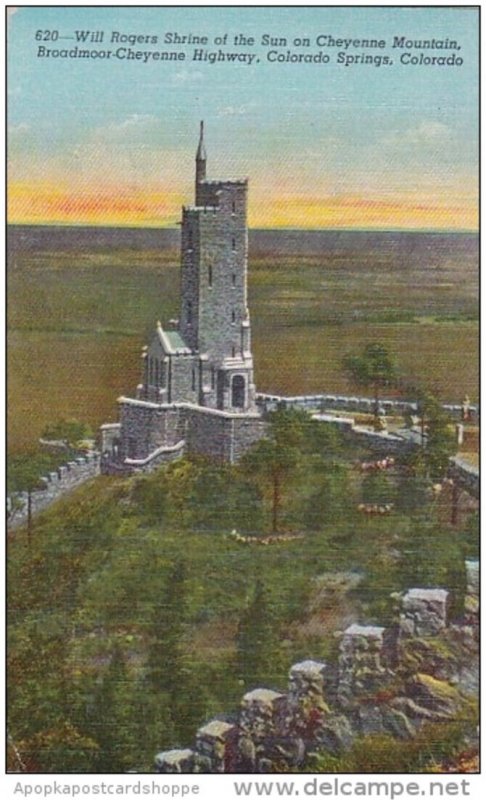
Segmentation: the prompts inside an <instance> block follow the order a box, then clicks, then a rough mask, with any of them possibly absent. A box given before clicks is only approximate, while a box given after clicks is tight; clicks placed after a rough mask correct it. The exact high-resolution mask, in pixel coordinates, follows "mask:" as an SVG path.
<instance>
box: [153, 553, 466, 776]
mask: <svg viewBox="0 0 486 800" xmlns="http://www.w3.org/2000/svg"><path fill="white" fill-rule="evenodd" d="M466 577H467V593H466V599H465V610H464V614H463V616H462V617H461V619H460V620H459V621H456V623H455V624H450V622H449V620H448V600H449V593H448V592H447V591H446V590H444V589H438V588H414V589H409V590H408V591H406V592H403V593H401V594H398V595H397V594H395V595H392V598H393V602H394V603H397V605H396V615H395V623H394V624H393V625H392V626H389V627H381V626H378V625H375V624H373V625H361V624H353V625H350V626H349V627H348V628H347V629H346V630H345V631H343V632H339V633H337V634H336V635H337V636H339V638H340V644H339V657H338V659H337V663H334V664H328V663H326V662H324V661H317V660H314V659H309V660H306V661H302V662H299V663H298V664H294V665H293V666H292V667H291V668H290V672H289V684H288V688H287V691H285V692H283V691H282V692H280V691H275V690H274V689H268V688H255V689H252V690H251V691H249V692H247V693H246V694H245V695H244V696H243V698H242V701H241V706H240V710H239V712H238V713H236V714H234V715H232V716H230V715H226V716H222V717H220V718H218V719H213V720H211V721H209V722H207V723H206V724H204V725H203V726H202V727H201V728H200V729H199V730H198V731H197V734H196V737H195V743H194V745H193V746H192V747H187V748H184V749H176V750H168V751H165V752H162V753H159V754H158V755H157V756H156V759H155V770H156V771H157V772H159V773H223V772H225V773H235V772H238V773H242V772H259V773H266V772H272V771H279V770H281V768H282V767H283V768H284V769H288V768H290V769H296V768H299V767H302V766H303V765H304V763H305V762H306V760H308V759H309V757H312V756H315V755H319V754H321V755H322V754H325V753H330V754H333V755H339V754H340V753H342V752H345V751H346V750H347V749H349V748H350V747H351V745H352V743H353V741H354V740H355V739H356V738H357V737H360V736H366V735H370V734H380V735H390V736H393V737H395V738H398V739H403V740H406V739H411V738H413V737H414V736H415V734H416V733H417V731H418V730H419V729H420V727H421V726H422V725H423V724H424V723H425V722H427V723H431V722H432V723H433V722H446V721H449V720H454V719H455V718H457V716H458V715H459V713H460V710H461V708H462V707H463V704H464V701H465V698H466V697H470V696H471V695H473V696H477V692H478V691H479V689H478V686H479V684H478V682H479V644H478V640H479V625H478V609H479V602H478V592H479V564H478V562H477V561H474V560H469V561H466ZM448 653H450V657H448V655H447V654H448ZM411 665H412V666H411Z"/></svg>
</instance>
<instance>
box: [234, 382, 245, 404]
mask: <svg viewBox="0 0 486 800" xmlns="http://www.w3.org/2000/svg"><path fill="white" fill-rule="evenodd" d="M231 405H232V406H233V408H244V407H245V379H244V377H243V375H235V376H234V377H233V381H232V383H231Z"/></svg>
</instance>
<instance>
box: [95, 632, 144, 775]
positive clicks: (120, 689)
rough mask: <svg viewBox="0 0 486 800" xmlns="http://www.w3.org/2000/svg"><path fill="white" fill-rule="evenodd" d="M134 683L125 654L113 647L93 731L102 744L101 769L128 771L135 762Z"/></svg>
mask: <svg viewBox="0 0 486 800" xmlns="http://www.w3.org/2000/svg"><path fill="white" fill-rule="evenodd" d="M131 690H132V684H131V681H130V678H129V675H128V670H127V666H126V663H125V659H124V657H123V654H122V652H121V650H120V648H119V647H118V646H115V647H114V649H113V653H112V657H111V661H110V665H109V667H108V669H107V671H106V674H105V676H104V677H103V679H102V682H101V685H100V687H99V689H98V692H97V694H96V697H95V703H94V709H93V712H94V719H93V720H92V722H91V725H90V727H91V731H90V732H91V735H92V736H93V738H94V739H95V740H96V741H97V743H98V746H99V758H98V764H97V767H98V771H99V772H106V773H114V772H117V773H118V772H127V770H129V769H130V768H131V767H132V766H133V760H134V758H135V753H136V749H135V741H134V732H133V730H132V722H131V720H132V714H133V708H132V695H131Z"/></svg>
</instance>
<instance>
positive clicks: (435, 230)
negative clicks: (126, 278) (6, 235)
mask: <svg viewBox="0 0 486 800" xmlns="http://www.w3.org/2000/svg"><path fill="white" fill-rule="evenodd" d="M6 224H7V228H10V227H19V228H21V227H23V228H112V229H114V230H118V229H121V230H151V231H155V230H164V231H178V230H179V225H178V224H176V225H134V224H117V223H109V222H107V223H100V224H97V223H89V222H86V223H85V222H79V223H77V222H7V223H6ZM248 230H249V231H302V232H308V233H322V232H325V231H329V232H332V233H339V232H341V231H342V232H344V233H354V232H356V233H450V234H454V233H468V234H476V235H479V233H480V231H479V228H388V227H363V226H353V227H343V228H336V227H324V228H314V227H312V228H303V227H301V226H295V227H293V226H289V225H281V226H277V227H269V226H265V227H258V226H252V227H249V228H248Z"/></svg>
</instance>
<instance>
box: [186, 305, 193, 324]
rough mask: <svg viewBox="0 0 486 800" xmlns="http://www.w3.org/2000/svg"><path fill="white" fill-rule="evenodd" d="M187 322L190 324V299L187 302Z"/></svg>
mask: <svg viewBox="0 0 486 800" xmlns="http://www.w3.org/2000/svg"><path fill="white" fill-rule="evenodd" d="M187 324H188V325H192V303H191V302H190V301H189V302H188V304H187Z"/></svg>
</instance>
